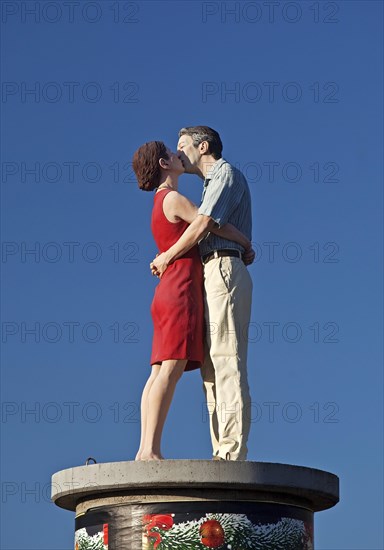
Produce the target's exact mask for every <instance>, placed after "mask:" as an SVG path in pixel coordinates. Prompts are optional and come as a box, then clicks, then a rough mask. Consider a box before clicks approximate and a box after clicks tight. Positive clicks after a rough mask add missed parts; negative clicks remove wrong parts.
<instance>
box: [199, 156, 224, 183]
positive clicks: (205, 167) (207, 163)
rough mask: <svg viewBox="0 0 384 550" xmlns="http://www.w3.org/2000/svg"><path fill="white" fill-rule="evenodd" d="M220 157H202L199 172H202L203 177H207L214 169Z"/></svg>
mask: <svg viewBox="0 0 384 550" xmlns="http://www.w3.org/2000/svg"><path fill="white" fill-rule="evenodd" d="M218 160H219V159H215V158H213V156H212V155H203V156H202V157H201V160H200V163H199V166H198V168H199V172H200V173H201V177H202V178H203V179H205V178H206V177H207V174H208V173H209V172H210V170H211V169H212V166H213V165H214V164H215V163H216V162H217V161H218Z"/></svg>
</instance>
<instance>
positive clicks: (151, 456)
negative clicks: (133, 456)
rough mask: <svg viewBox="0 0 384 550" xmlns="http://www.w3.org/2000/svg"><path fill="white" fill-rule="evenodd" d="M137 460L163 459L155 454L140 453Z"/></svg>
mask: <svg viewBox="0 0 384 550" xmlns="http://www.w3.org/2000/svg"><path fill="white" fill-rule="evenodd" d="M137 460H164V457H163V456H162V455H161V454H156V453H142V454H141V456H140V458H138V459H137Z"/></svg>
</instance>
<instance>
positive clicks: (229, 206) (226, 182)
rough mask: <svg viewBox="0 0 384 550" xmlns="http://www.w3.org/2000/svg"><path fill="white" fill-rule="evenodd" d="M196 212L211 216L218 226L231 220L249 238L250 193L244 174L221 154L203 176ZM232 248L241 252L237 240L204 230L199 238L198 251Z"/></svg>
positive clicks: (202, 254) (204, 252) (203, 252)
mask: <svg viewBox="0 0 384 550" xmlns="http://www.w3.org/2000/svg"><path fill="white" fill-rule="evenodd" d="M198 213H199V214H204V215H205V216H209V217H211V218H212V219H213V220H215V222H216V223H218V224H219V226H220V227H221V226H223V225H225V224H226V223H231V224H232V225H234V226H235V227H236V228H237V229H238V230H239V231H241V232H242V233H244V235H245V236H246V237H247V238H248V239H249V240H251V238H252V211H251V194H250V192H249V187H248V183H247V180H246V179H245V176H244V174H243V173H242V172H240V170H238V169H237V168H235V167H234V166H232V165H231V164H229V162H227V161H226V160H225V159H223V158H221V159H219V160H218V161H216V162H215V164H214V165H213V166H212V168H211V170H210V171H209V173H208V174H207V176H206V178H205V180H204V189H203V195H202V198H201V204H200V208H199V211H198ZM221 248H235V249H237V250H240V251H241V252H244V249H243V247H242V246H240V245H239V244H237V243H235V242H233V241H228V240H227V239H223V238H222V237H219V236H218V235H214V234H213V233H208V235H207V236H206V237H204V238H203V239H202V240H201V241H200V242H199V249H200V255H201V256H204V254H208V253H209V252H212V250H219V249H221Z"/></svg>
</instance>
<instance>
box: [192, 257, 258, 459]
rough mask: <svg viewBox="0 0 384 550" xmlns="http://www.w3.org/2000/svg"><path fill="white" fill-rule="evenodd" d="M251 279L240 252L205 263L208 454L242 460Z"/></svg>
mask: <svg viewBox="0 0 384 550" xmlns="http://www.w3.org/2000/svg"><path fill="white" fill-rule="evenodd" d="M252 287H253V285H252V279H251V277H250V275H249V273H248V269H247V268H246V267H245V265H244V263H243V261H242V260H241V259H240V258H234V257H223V258H214V259H212V260H210V261H209V262H207V263H206V264H205V265H204V289H205V292H204V301H205V303H204V307H205V321H206V331H207V333H206V354H205V361H204V365H203V367H202V369H201V374H202V377H203V382H204V392H205V396H206V400H207V407H208V413H209V421H210V433H211V440H212V447H213V456H219V457H221V458H224V459H225V458H226V456H227V453H230V460H246V458H247V440H248V435H249V429H250V403H251V398H250V394H249V386H248V377H247V350H248V328H249V322H250V316H251V302H252Z"/></svg>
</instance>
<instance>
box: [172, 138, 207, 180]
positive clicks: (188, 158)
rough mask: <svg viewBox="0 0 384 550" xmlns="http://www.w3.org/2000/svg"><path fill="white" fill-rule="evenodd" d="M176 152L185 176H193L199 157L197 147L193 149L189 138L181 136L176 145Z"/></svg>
mask: <svg viewBox="0 0 384 550" xmlns="http://www.w3.org/2000/svg"><path fill="white" fill-rule="evenodd" d="M177 151H178V153H179V157H180V159H181V162H182V163H183V166H184V169H185V171H186V172H187V174H194V173H195V172H196V166H198V163H199V161H200V158H201V155H200V153H199V149H198V147H194V145H193V141H192V138H191V136H186V135H184V136H181V138H179V141H178V143H177Z"/></svg>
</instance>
